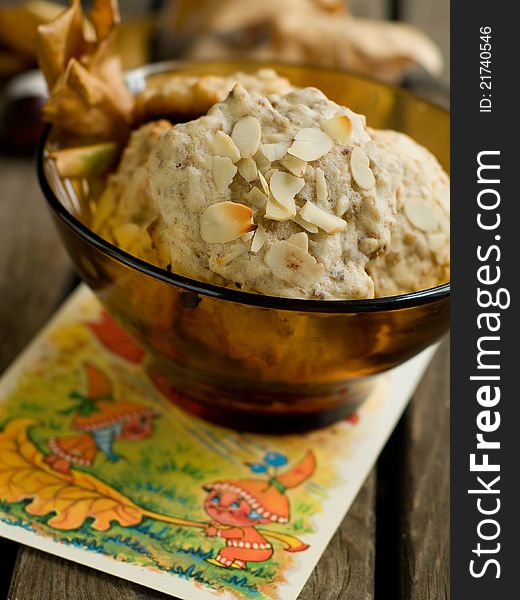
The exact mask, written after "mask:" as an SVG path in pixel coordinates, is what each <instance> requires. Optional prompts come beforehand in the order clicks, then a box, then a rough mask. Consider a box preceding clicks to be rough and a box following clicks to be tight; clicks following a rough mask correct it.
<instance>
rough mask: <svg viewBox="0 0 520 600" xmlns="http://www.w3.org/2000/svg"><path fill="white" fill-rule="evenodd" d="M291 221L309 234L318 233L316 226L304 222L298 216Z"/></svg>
mask: <svg viewBox="0 0 520 600" xmlns="http://www.w3.org/2000/svg"><path fill="white" fill-rule="evenodd" d="M291 221H294V222H295V223H296V224H297V225H299V226H300V227H302V228H303V229H305V231H308V232H309V233H318V228H317V227H316V225H313V224H312V223H309V221H306V220H305V219H304V218H303V217H302V216H301V215H300V214H297V215H295V216H294V217H292V218H291Z"/></svg>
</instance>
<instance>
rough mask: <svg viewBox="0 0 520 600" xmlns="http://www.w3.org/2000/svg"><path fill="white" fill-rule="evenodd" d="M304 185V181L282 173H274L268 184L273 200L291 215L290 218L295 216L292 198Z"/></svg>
mask: <svg viewBox="0 0 520 600" xmlns="http://www.w3.org/2000/svg"><path fill="white" fill-rule="evenodd" d="M304 185H305V180H304V179H302V178H301V177H295V176H294V175H290V174H289V173H284V172H283V171H274V172H273V174H272V175H271V180H270V182H269V186H270V188H271V193H272V194H273V197H274V199H275V200H276V201H277V202H278V203H279V204H281V205H282V206H283V207H284V208H286V209H287V210H288V211H289V212H290V213H291V215H290V216H291V217H292V216H294V215H295V214H296V205H295V203H294V197H295V196H296V194H297V193H298V192H301V190H302V189H303V186H304Z"/></svg>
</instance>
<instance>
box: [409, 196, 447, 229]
mask: <svg viewBox="0 0 520 600" xmlns="http://www.w3.org/2000/svg"><path fill="white" fill-rule="evenodd" d="M403 209H404V214H405V215H406V217H407V218H408V220H409V221H410V223H411V224H412V225H413V226H414V227H417V229H420V230H421V231H425V232H427V233H430V232H432V231H435V230H436V229H437V228H438V227H439V225H440V216H439V213H438V212H437V209H436V208H435V206H434V205H433V204H431V203H430V202H428V201H427V200H425V199H424V198H408V200H407V201H406V202H405V203H404V207H403Z"/></svg>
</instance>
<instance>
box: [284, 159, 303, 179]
mask: <svg viewBox="0 0 520 600" xmlns="http://www.w3.org/2000/svg"><path fill="white" fill-rule="evenodd" d="M307 164H308V163H307V161H305V160H302V159H301V158H296V156H292V155H291V154H287V155H286V156H285V157H284V158H283V160H282V166H284V167H285V168H286V169H287V170H288V171H289V172H290V173H292V174H293V175H295V176H296V177H303V175H305V171H306V170H307Z"/></svg>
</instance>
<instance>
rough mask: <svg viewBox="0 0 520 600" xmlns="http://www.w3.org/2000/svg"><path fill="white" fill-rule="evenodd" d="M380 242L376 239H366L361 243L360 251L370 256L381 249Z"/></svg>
mask: <svg viewBox="0 0 520 600" xmlns="http://www.w3.org/2000/svg"><path fill="white" fill-rule="evenodd" d="M379 246H380V244H379V241H378V240H376V238H365V239H363V240H361V242H360V243H359V249H360V250H361V252H363V254H366V255H367V256H369V255H370V254H373V253H374V252H375V251H376V250H378V249H379Z"/></svg>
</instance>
